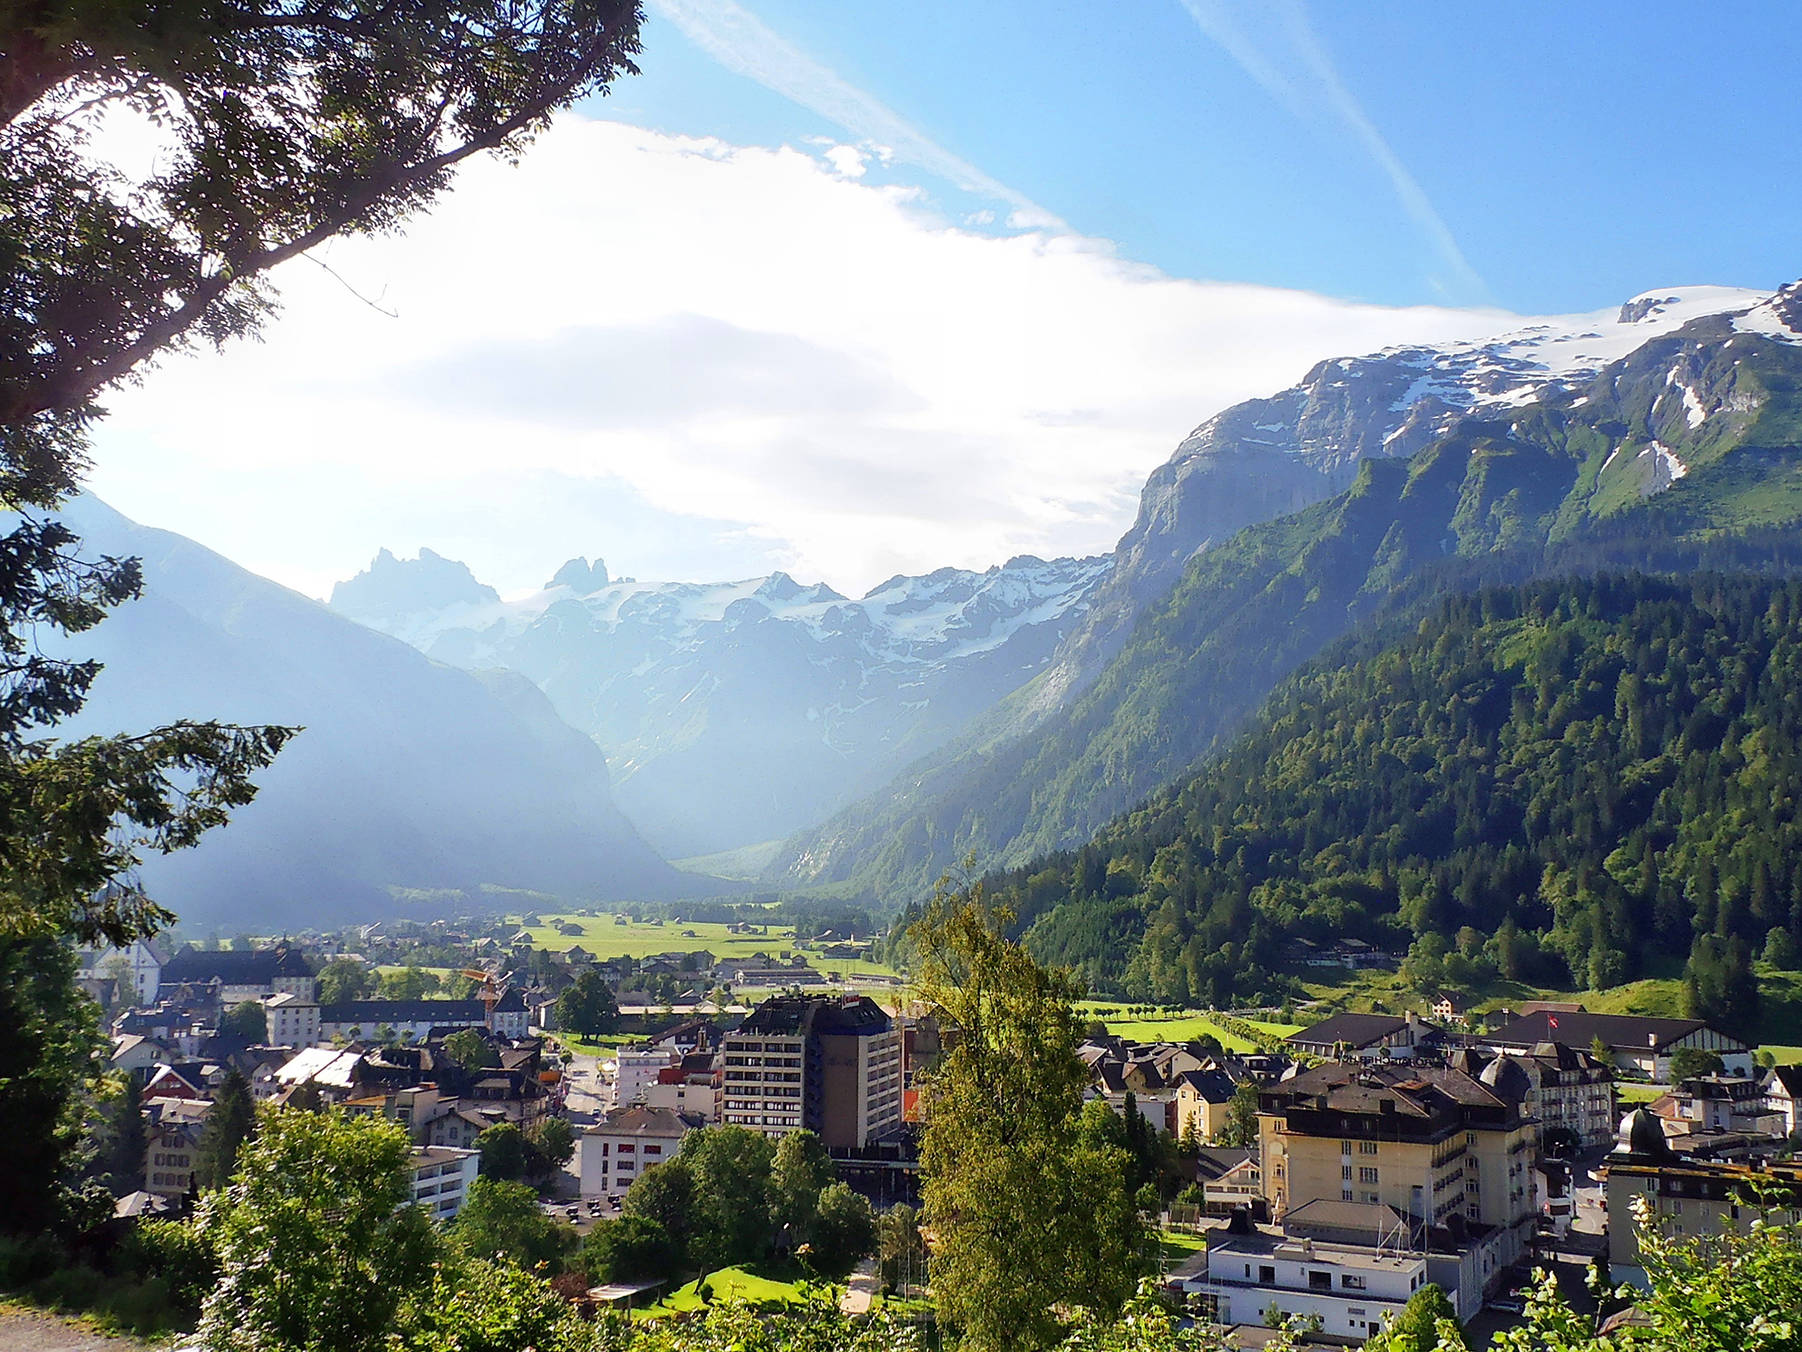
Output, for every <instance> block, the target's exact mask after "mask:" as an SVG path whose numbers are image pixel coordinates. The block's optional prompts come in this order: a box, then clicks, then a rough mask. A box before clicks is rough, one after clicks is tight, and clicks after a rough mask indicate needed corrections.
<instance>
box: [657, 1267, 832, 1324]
mask: <svg viewBox="0 0 1802 1352" xmlns="http://www.w3.org/2000/svg"><path fill="white" fill-rule="evenodd" d="M803 1280H804V1279H803V1278H802V1276H801V1274H800V1273H799V1272H797V1271H795V1270H794V1269H793V1268H788V1267H776V1266H775V1265H773V1264H763V1263H758V1264H755V1265H752V1266H748V1267H729V1268H720V1269H719V1270H718V1271H717V1272H710V1273H708V1274H707V1277H706V1282H707V1284H708V1286H709V1287H711V1288H712V1291H713V1299H712V1302H711V1303H712V1304H715V1305H723V1304H725V1303H726V1302H728V1301H734V1300H740V1301H749V1302H758V1301H766V1300H775V1301H783V1302H786V1303H791V1304H792V1303H798V1302H800V1301H801V1300H802V1299H803V1296H802V1294H801V1286H802V1283H803ZM699 1286H700V1281H699V1279H697V1280H696V1281H692V1282H689V1283H688V1284H687V1285H686V1286H678V1287H677V1288H676V1289H675V1290H674V1291H672V1292H670V1293H669V1294H668V1295H667V1296H665V1297H664V1298H663V1299H662V1300H660V1301H658V1302H657V1303H656V1304H655V1305H648V1306H646V1307H645V1308H644V1309H643V1310H640V1311H637V1312H636V1313H637V1314H639V1315H642V1316H643V1317H646V1318H655V1317H656V1316H658V1315H665V1314H680V1313H682V1312H683V1311H684V1310H699V1309H704V1308H705V1307H706V1306H707V1304H708V1303H709V1302H707V1301H704V1300H702V1299H701V1296H700V1291H699Z"/></svg>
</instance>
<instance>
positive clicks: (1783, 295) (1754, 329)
mask: <svg viewBox="0 0 1802 1352" xmlns="http://www.w3.org/2000/svg"><path fill="white" fill-rule="evenodd" d="M1733 327H1734V328H1735V329H1737V330H1738V331H1739V332H1741V333H1755V334H1757V335H1759V336H1760V337H1762V338H1774V339H1776V340H1777V341H1778V342H1780V343H1802V282H1792V283H1790V284H1789V285H1788V286H1786V287H1784V288H1782V289H1781V290H1780V291H1778V292H1777V294H1776V295H1774V296H1771V297H1769V298H1768V299H1766V300H1763V301H1761V303H1759V304H1757V305H1754V306H1753V307H1752V308H1751V309H1749V310H1747V311H1746V312H1745V313H1744V314H1743V315H1741V316H1739V318H1737V319H1735V320H1734V321H1733Z"/></svg>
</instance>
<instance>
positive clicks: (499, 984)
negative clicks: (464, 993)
mask: <svg viewBox="0 0 1802 1352" xmlns="http://www.w3.org/2000/svg"><path fill="white" fill-rule="evenodd" d="M463 975H464V976H466V977H468V978H469V979H470V980H471V981H473V982H475V983H476V997H477V998H478V999H479V1000H481V1002H482V1009H483V1011H484V1013H486V1014H488V1015H489V1016H492V1015H493V1014H494V1007H495V1006H496V1005H497V1004H499V1003H500V1000H501V996H503V995H505V994H506V993H507V978H506V977H504V976H497V975H495V974H494V973H493V972H488V971H484V970H483V969H482V968H480V967H465V968H464V969H463Z"/></svg>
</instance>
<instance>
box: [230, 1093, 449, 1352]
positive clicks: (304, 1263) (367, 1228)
mask: <svg viewBox="0 0 1802 1352" xmlns="http://www.w3.org/2000/svg"><path fill="white" fill-rule="evenodd" d="M411 1149H412V1147H411V1145H410V1143H409V1142H408V1140H407V1134H406V1131H405V1130H404V1129H403V1128H402V1127H401V1126H400V1124H399V1123H397V1122H391V1121H389V1120H387V1119H385V1118H380V1117H370V1116H357V1117H347V1116H345V1115H344V1114H342V1113H340V1112H338V1111H335V1110H334V1111H329V1112H320V1113H295V1112H281V1111H274V1110H271V1111H268V1112H266V1113H265V1114H264V1115H263V1117H262V1118H261V1120H260V1122H259V1125H258V1130H257V1135H256V1138H255V1139H254V1140H252V1141H251V1143H250V1144H249V1145H248V1146H246V1147H245V1149H244V1150H243V1152H242V1154H241V1156H240V1160H239V1173H238V1178H237V1182H236V1184H235V1185H234V1186H233V1187H232V1188H231V1189H230V1190H229V1191H227V1192H224V1193H217V1194H214V1200H213V1202H212V1205H211V1209H210V1211H208V1212H207V1213H206V1214H205V1219H204V1228H205V1230H206V1233H207V1234H208V1235H209V1236H210V1237H211V1239H212V1241H213V1244H214V1246H215V1248H216V1249H217V1250H218V1253H219V1263H220V1279H219V1283H218V1285H217V1286H215V1287H214V1288H213V1291H212V1294H211V1295H209V1296H208V1297H207V1300H206V1307H205V1312H204V1315H203V1318H202V1321H201V1330H200V1332H201V1341H202V1343H203V1344H204V1346H205V1347H206V1348H208V1349H209V1352H289V1349H292V1350H293V1352H301V1349H314V1348H326V1347H330V1348H332V1349H334V1352H377V1349H381V1348H383V1347H385V1346H386V1345H387V1341H388V1336H389V1334H390V1332H391V1331H392V1329H393V1327H394V1324H395V1321H396V1317H397V1315H398V1314H399V1312H400V1311H401V1310H402V1308H403V1307H404V1305H405V1304H406V1302H407V1300H408V1297H409V1295H410V1294H412V1293H416V1292H419V1291H423V1290H425V1289H426V1288H427V1287H428V1286H429V1284H430V1282H431V1276H432V1265H433V1263H434V1262H435V1261H436V1260H437V1259H438V1258H439V1257H440V1255H441V1245H440V1243H439V1241H438V1239H437V1237H436V1234H435V1232H434V1231H433V1229H432V1223H431V1221H430V1220H429V1219H428V1218H427V1216H426V1214H425V1212H424V1211H422V1210H420V1209H419V1208H418V1207H414V1206H408V1205H407V1201H408V1196H409V1187H408V1177H407V1159H408V1156H409V1154H410V1153H411Z"/></svg>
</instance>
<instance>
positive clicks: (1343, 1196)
mask: <svg viewBox="0 0 1802 1352" xmlns="http://www.w3.org/2000/svg"><path fill="white" fill-rule="evenodd" d="M1351 1199H1352V1191H1351V1189H1350V1188H1341V1189H1339V1200H1340V1201H1341V1202H1349V1201H1351Z"/></svg>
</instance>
